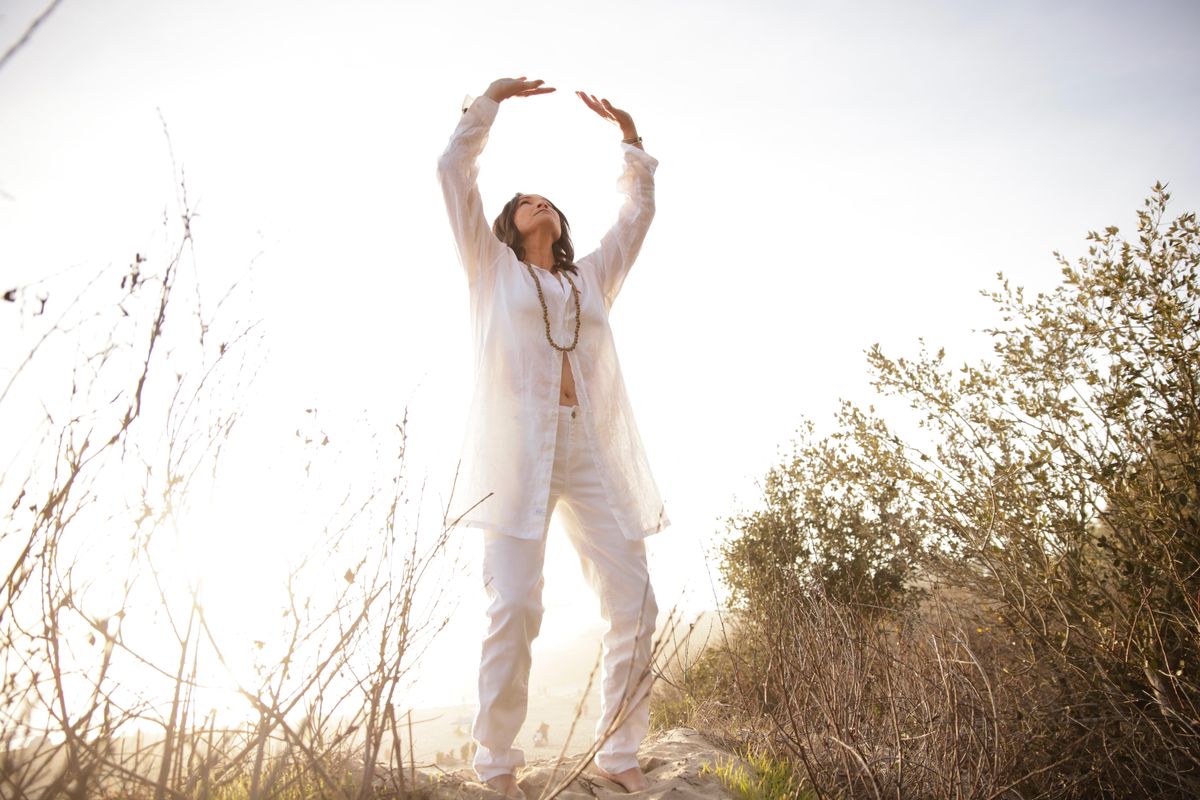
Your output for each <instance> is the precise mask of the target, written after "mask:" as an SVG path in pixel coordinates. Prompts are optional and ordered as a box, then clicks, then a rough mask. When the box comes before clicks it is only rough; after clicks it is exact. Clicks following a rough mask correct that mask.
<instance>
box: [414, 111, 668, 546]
mask: <svg viewBox="0 0 1200 800" xmlns="http://www.w3.org/2000/svg"><path fill="white" fill-rule="evenodd" d="M499 106H500V104H499V103H498V102H496V101H495V100H493V99H492V98H490V97H488V96H487V95H481V96H479V97H477V98H475V99H474V102H472V103H471V105H470V107H469V108H467V109H466V110H465V111H464V112H463V114H462V116H461V117H460V118H459V121H458V126H457V127H456V128H455V130H454V133H453V135H451V137H450V143H449V145H448V146H447V147H446V150H445V152H443V153H442V155H441V157H440V158H439V159H438V169H437V175H438V180H439V182H440V183H441V186H442V193H443V195H444V196H445V200H446V211H447V213H448V215H449V218H450V228H451V230H452V232H453V235H454V241H455V245H456V247H457V249H458V256H459V261H460V262H461V263H462V266H463V268H464V269H465V270H466V274H467V283H468V286H469V289H470V301H471V323H472V326H473V331H474V347H475V388H474V392H473V395H472V399H471V406H470V413H469V417H468V420H467V425H466V430H465V433H464V436H463V441H462V446H461V450H460V453H461V456H460V459H459V464H458V471H457V475H456V477H455V481H454V485H453V488H452V489H451V499H450V501H449V503H448V506H447V521H448V522H450V523H454V522H458V523H459V524H462V525H465V526H468V527H476V528H487V529H491V530H495V531H498V532H500V533H504V534H508V535H510V536H515V537H517V538H519V539H540V538H541V537H542V533H543V530H544V528H545V519H546V513H547V510H548V505H549V497H550V472H551V469H552V468H553V466H554V450H555V437H556V435H557V432H558V415H559V410H558V407H559V397H560V390H561V385H560V384H561V383H562V358H563V356H562V351H560V350H557V349H555V348H553V347H551V346H550V343H549V342H547V341H546V327H545V322H544V321H543V316H542V306H541V303H540V302H539V301H538V292H537V287H536V286H535V285H534V280H533V278H532V277H531V276H530V274H529V270H528V269H527V268H526V266H525V264H523V263H522V262H521V261H519V260H518V259H517V256H516V253H515V252H514V251H513V250H512V248H510V247H509V246H508V245H506V244H504V243H503V242H501V241H500V240H499V239H497V238H496V236H495V234H493V233H492V228H491V225H490V224H489V223H488V221H487V219H486V217H485V216H484V213H483V203H482V201H481V199H480V196H479V189H478V187H477V186H476V179H477V176H478V172H479V170H478V163H477V161H478V158H479V155H480V154H481V153H482V152H483V147H484V145H485V144H486V143H487V139H488V131H489V130H490V128H491V125H492V122H493V121H494V120H495V118H496V112H497V110H498V109H499ZM621 149H622V151H623V153H624V171H623V173H622V174H621V176H620V178H619V179H618V180H617V188H618V189H619V190H620V192H621V193H623V194H624V196H625V200H624V203H623V205H622V206H621V209H620V212H619V214H618V217H617V221H616V223H615V224H614V225H613V226H612V228H611V229H610V230H609V231H608V232H607V233H606V234H605V235H604V237H603V238H602V239H601V241H600V245H599V247H597V248H596V250H594V251H593V252H591V253H589V254H588V255H586V256H584V257H583V258H579V259H577V260H576V262H575V263H576V265H577V266H578V268H579V274H578V275H571V278H572V279H573V280H574V282H575V285H576V287H577V288H578V290H579V294H580V297H579V302H580V308H581V311H582V313H581V321H580V325H579V342H578V344H577V345H576V347H575V349H574V350H572V351H569V352H568V353H567V360H568V362H569V364H570V368H571V374H572V375H573V376H574V379H575V390H576V394H577V396H578V398H579V402H580V405H581V406H582V408H583V410H584V412H585V413H584V414H582V415H581V416H580V419H581V420H582V421H583V422H584V425H583V427H584V429H585V430H586V435H587V441H588V442H589V443H590V445H591V447H592V452H593V453H595V455H596V462H597V467H598V469H599V472H600V478H601V483H602V484H603V486H604V491H605V494H606V496H607V498H608V502H609V506H610V508H612V510H613V513H614V515H615V517H616V519H617V521H618V523H619V525H620V527H621V531H622V533H623V534H624V535H625V538H627V539H635V540H636V539H643V538H645V537H646V536H649V535H650V534H653V533H657V532H659V531H661V530H663V529H664V528H666V527H667V526H669V525H670V524H671V522H670V519H669V518H668V517H667V513H666V508H665V506H664V504H663V501H662V498H661V496H660V494H659V490H658V486H657V484H656V483H655V481H654V477H653V475H652V474H651V472H650V465H649V463H648V462H647V459H646V453H645V450H644V448H643V446H642V439H641V436H640V435H639V433H638V429H637V426H636V424H635V423H634V418H633V410H632V409H631V408H630V404H629V398H628V396H627V395H626V391H625V383H624V380H623V379H622V377H621V366H620V363H619V362H618V360H617V352H616V347H615V345H614V343H613V336H612V329H611V328H610V327H609V323H608V313H609V309H610V308H611V307H612V304H613V300H615V299H616V297H617V293H618V292H619V291H620V289H621V284H622V283H624V281H625V276H626V275H627V274H628V272H629V268H630V267H631V266H632V265H633V262H634V259H635V258H636V257H637V254H638V251H639V250H640V249H641V245H642V241H643V239H645V237H646V231H647V230H648V229H649V227H650V220H651V219H652V218H653V217H654V170H655V168H656V167H657V166H658V161H657V160H656V159H655V158H654V157H653V156H651V155H649V154H647V153H646V152H645V151H644V150H642V149H640V148H638V147H634V146H633V145H630V144H625V143H623V142H622V143H621ZM533 271H534V274H535V275H536V276H537V279H538V280H539V281H540V283H541V287H542V294H543V297H544V298H545V301H546V306H547V312H548V315H549V319H550V335H551V336H552V337H553V338H554V341H555V343H556V344H558V345H559V346H561V347H567V346H570V344H571V341H572V339H573V337H574V334H575V300H574V298H573V296H572V292H571V285H570V284H569V283H567V281H566V276H565V274H563V273H560V274H559V276H556V275H553V274H551V273H550V272H548V271H546V270H542V269H539V268H538V267H533Z"/></svg>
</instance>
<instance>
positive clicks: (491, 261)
mask: <svg viewBox="0 0 1200 800" xmlns="http://www.w3.org/2000/svg"><path fill="white" fill-rule="evenodd" d="M541 83H543V81H541V80H536V81H527V80H525V78H524V76H522V77H520V78H500V79H499V80H496V81H493V82H492V84H491V85H490V86H488V88H487V91H486V92H484V93H483V94H482V95H480V96H479V97H477V98H475V101H474V102H473V103H471V106H470V107H469V108H468V109H466V110H465V111H464V112H463V115H462V117H461V118H459V121H458V126H457V127H456V128H455V129H454V133H453V134H451V136H450V143H449V144H448V145H447V146H446V149H445V151H444V152H443V153H442V155H441V157H440V158H438V165H437V175H438V182H439V183H440V184H441V186H442V195H443V197H444V198H445V200H446V213H447V215H448V216H449V219H450V229H451V231H452V232H453V234H454V242H455V245H456V246H457V248H458V257H459V261H460V262H461V263H462V266H463V269H464V270H466V273H467V282H468V284H471V285H474V284H475V282H476V281H477V280H479V278H480V277H482V276H483V275H484V274H485V273H486V272H487V271H488V270H490V269H492V267H493V266H495V264H496V261H497V260H498V259H499V258H500V257H501V256H502V255H503V254H504V251H505V250H506V249H507V246H506V245H505V244H504V243H503V242H501V241H500V240H499V239H497V238H496V237H495V235H494V234H493V233H492V228H491V225H489V224H488V221H487V218H486V217H485V216H484V213H483V201H482V199H481V198H480V196H479V188H478V186H477V180H478V176H479V164H478V159H479V155H480V153H482V152H483V147H484V145H485V144H487V140H488V132H489V131H490V130H491V126H492V122H493V121H494V120H495V119H496V112H497V110H498V109H499V107H500V103H501V101H503V100H505V99H507V98H509V97H527V96H530V95H535V94H545V93H546V92H553V91H554V89H553V88H550V87H541V86H539V84H541Z"/></svg>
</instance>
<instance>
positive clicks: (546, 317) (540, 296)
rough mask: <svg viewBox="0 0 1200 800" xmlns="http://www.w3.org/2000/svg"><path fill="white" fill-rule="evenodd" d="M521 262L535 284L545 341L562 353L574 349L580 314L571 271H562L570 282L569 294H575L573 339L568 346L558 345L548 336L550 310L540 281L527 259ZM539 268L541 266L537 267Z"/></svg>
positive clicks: (577, 335)
mask: <svg viewBox="0 0 1200 800" xmlns="http://www.w3.org/2000/svg"><path fill="white" fill-rule="evenodd" d="M521 263H522V264H524V265H525V269H527V270H529V277H531V278H533V283H534V285H535V286H537V293H538V302H540V303H541V304H542V320H543V321H544V322H545V323H546V341H547V342H549V343H550V346H551V347H553V348H554V349H555V350H561V351H562V352H564V353H566V352H569V351H571V350H574V349H575V345H577V344H579V319H580V316H581V315H580V313H579V289H578V288H576V286H575V281H573V280H571V273H569V272H566V271H565V270H564V272H563V274H564V275H566V276H567V283H569V284H571V294H573V295H574V296H575V340H574V341H573V342H571V346H570V347H559V346H558V345H556V344H555V343H554V340H553V339H551V338H550V311H549V309H547V308H546V298H545V296H544V295H543V294H542V282H541V281H539V280H538V278H537V275H535V274H534V272H533V267H532V266H531V265H530V264H529V262H528V261H522V262H521ZM539 269H541V268H540V267H539Z"/></svg>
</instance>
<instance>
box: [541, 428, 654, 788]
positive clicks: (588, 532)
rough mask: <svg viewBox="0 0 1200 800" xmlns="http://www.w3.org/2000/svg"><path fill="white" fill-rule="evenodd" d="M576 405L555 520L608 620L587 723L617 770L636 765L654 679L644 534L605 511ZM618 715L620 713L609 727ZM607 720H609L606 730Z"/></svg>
mask: <svg viewBox="0 0 1200 800" xmlns="http://www.w3.org/2000/svg"><path fill="white" fill-rule="evenodd" d="M582 413H583V412H582V410H581V411H580V414H579V416H578V417H577V418H575V419H574V420H573V421H572V424H571V425H570V426H569V437H568V444H569V447H570V453H569V457H568V458H567V469H566V472H565V476H564V477H565V481H564V484H565V485H564V486H563V489H562V498H561V499H562V501H563V506H564V508H563V514H562V520H563V527H564V528H565V529H566V532H567V535H568V537H569V538H570V540H571V543H572V544H573V545H574V547H575V549H576V551H577V552H578V554H579V560H580V564H581V566H582V568H583V574H584V576H585V578H586V579H587V581H588V583H589V584H590V585H591V587H592V589H593V590H594V591H595V592H596V594H597V595H598V596H599V598H600V613H601V615H602V616H603V618H604V620H605V622H607V623H608V630H607V631H606V632H605V634H604V638H603V645H604V647H603V655H602V661H601V702H600V719H599V721H598V722H597V723H596V731H595V738H596V740H597V741H599V740H601V739H604V738H605V736H606V735H607V736H608V738H607V739H606V740H605V741H604V742H603V744H602V745H601V747H600V749H599V751H598V752H597V754H596V758H595V760H596V763H597V764H598V765H599V766H600V767H601V768H603V769H605V770H608V771H609V772H621V771H623V770H626V769H629V768H630V767H634V766H637V765H638V761H637V752H638V748H639V747H640V746H641V743H642V740H643V739H644V738H645V736H646V734H647V732H648V731H649V729H650V687H651V684H652V683H653V679H654V678H653V673H652V672H651V663H650V656H651V647H652V644H653V638H654V630H655V626H656V623H657V617H658V605H657V603H656V601H655V596H654V589H653V587H652V586H651V583H650V574H649V569H648V565H647V562H646V545H645V542H644V541H643V540H629V539H626V538H625V535H624V534H623V533H622V532H621V529H620V526H619V525H618V523H617V520H616V518H615V517H614V516H613V513H612V509H611V508H610V507H609V505H608V501H607V499H606V497H605V494H604V487H603V485H602V484H601V483H600V474H599V470H598V467H597V463H596V459H595V458H594V454H593V453H592V451H591V448H590V447H589V445H588V441H587V436H586V433H585V431H584V429H583V424H584V421H583V418H582ZM619 719H623V721H621V722H619V724H616V725H615V727H614V723H616V722H617V721H618V720H619ZM610 727H614V730H613V731H612V732H609V728H610Z"/></svg>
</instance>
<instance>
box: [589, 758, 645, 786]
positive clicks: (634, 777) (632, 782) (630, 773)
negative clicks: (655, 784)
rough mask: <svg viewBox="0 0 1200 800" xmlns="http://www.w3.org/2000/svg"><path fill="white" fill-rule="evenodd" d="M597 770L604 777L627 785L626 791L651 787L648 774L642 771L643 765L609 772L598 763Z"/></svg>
mask: <svg viewBox="0 0 1200 800" xmlns="http://www.w3.org/2000/svg"><path fill="white" fill-rule="evenodd" d="M596 772H597V774H599V775H600V777H602V778H608V779H609V780H610V781H613V782H615V783H619V784H620V785H621V786H623V787H625V791H627V792H640V791H642V790H643V789H648V788H650V781H648V780H646V775H645V773H643V772H642V768H641V767H630V768H629V769H626V770H622V771H620V772H609V771H608V770H606V769H604V768H603V767H601V766H600V765H599V764H597V765H596Z"/></svg>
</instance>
